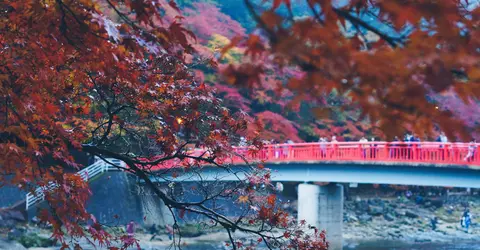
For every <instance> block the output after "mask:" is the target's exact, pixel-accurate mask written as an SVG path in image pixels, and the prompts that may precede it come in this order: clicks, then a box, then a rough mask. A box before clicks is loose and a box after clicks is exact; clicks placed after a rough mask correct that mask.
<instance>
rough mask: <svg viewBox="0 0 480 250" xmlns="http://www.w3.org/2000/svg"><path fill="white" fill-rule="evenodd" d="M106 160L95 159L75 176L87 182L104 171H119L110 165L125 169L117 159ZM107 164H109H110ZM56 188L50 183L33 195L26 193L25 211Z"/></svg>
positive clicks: (36, 190)
mask: <svg viewBox="0 0 480 250" xmlns="http://www.w3.org/2000/svg"><path fill="white" fill-rule="evenodd" d="M106 160H107V161H104V160H101V159H99V158H96V161H95V163H93V164H92V165H90V166H88V167H86V168H84V169H82V170H80V171H78V173H77V174H78V175H80V176H81V177H82V179H83V180H85V181H89V180H91V179H92V178H94V177H95V176H97V175H99V174H102V173H104V172H106V171H112V170H119V169H118V168H116V167H115V166H113V165H112V164H114V165H117V166H122V167H125V163H124V162H122V161H120V160H118V159H113V158H107V159H106ZM108 162H110V163H112V164H110V163H108ZM56 186H57V184H56V183H54V182H51V183H49V185H48V186H44V187H38V188H37V189H35V192H34V193H32V192H30V193H28V194H27V197H26V200H25V201H26V202H25V203H26V204H25V207H26V210H27V211H28V209H29V208H30V207H31V206H33V205H35V204H37V203H39V202H41V201H43V200H45V192H47V191H49V190H51V189H53V188H55V187H56Z"/></svg>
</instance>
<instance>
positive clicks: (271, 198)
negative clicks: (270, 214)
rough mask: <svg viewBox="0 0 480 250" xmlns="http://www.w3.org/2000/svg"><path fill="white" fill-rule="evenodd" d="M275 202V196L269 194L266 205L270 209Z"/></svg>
mask: <svg viewBox="0 0 480 250" xmlns="http://www.w3.org/2000/svg"><path fill="white" fill-rule="evenodd" d="M276 200H277V196H276V195H274V194H271V195H269V196H268V197H267V204H268V205H269V206H271V207H273V206H274V205H275V201H276Z"/></svg>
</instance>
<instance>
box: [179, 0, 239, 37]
mask: <svg viewBox="0 0 480 250" xmlns="http://www.w3.org/2000/svg"><path fill="white" fill-rule="evenodd" d="M193 7H194V8H193V9H190V8H188V9H186V10H185V11H184V14H185V15H186V17H185V20H184V23H185V24H186V25H187V26H188V27H190V28H192V29H193V31H194V32H195V34H196V35H197V37H198V38H199V39H201V40H203V41H206V40H208V39H210V37H211V36H212V35H213V34H219V35H222V36H225V37H227V38H229V39H232V38H233V37H234V36H244V35H245V29H244V28H243V27H242V25H240V24H239V23H238V22H237V21H235V20H233V19H232V18H231V17H230V16H228V15H226V14H224V13H222V12H221V11H220V9H219V8H218V7H216V6H215V5H213V4H210V3H194V4H193Z"/></svg>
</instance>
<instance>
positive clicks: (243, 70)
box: [0, 0, 480, 250]
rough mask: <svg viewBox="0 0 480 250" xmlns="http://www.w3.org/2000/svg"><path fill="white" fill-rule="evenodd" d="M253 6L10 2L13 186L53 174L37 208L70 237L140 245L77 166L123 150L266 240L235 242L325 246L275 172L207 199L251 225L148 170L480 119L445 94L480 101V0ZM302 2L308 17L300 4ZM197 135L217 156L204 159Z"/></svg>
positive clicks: (214, 214)
mask: <svg viewBox="0 0 480 250" xmlns="http://www.w3.org/2000/svg"><path fill="white" fill-rule="evenodd" d="M342 2H343V1H342ZM243 4H244V6H245V7H246V8H247V10H248V12H249V13H250V15H251V17H252V19H253V20H254V22H255V24H256V25H257V27H256V28H255V29H254V30H253V31H252V32H250V33H248V34H246V31H245V29H244V28H243V27H242V26H241V25H239V24H238V23H237V22H235V21H234V20H233V19H231V18H230V17H229V16H228V15H226V14H225V13H222V12H220V9H219V8H217V7H215V6H213V5H210V4H207V3H195V4H193V5H192V6H193V7H190V8H188V9H186V10H181V9H179V7H178V6H177V4H176V3H175V1H173V0H154V1H146V0H135V1H133V0H124V1H118V0H78V1H74V0H47V1H38V0H26V1H14V0H7V1H3V2H1V3H0V17H1V19H0V81H1V85H0V103H1V105H0V133H1V134H0V152H1V153H2V154H1V156H0V170H1V175H0V184H3V183H7V184H13V185H20V186H21V187H22V188H24V189H25V190H27V191H31V190H33V189H34V188H35V187H37V186H47V185H48V184H49V183H51V182H54V183H56V184H57V185H56V188H54V189H53V190H50V191H48V192H46V200H47V202H48V205H49V209H48V210H43V211H41V213H40V215H41V219H42V220H44V221H48V222H50V223H51V224H52V225H53V228H54V235H53V236H54V237H55V238H56V239H58V240H60V241H61V242H62V243H64V246H63V247H64V248H67V247H68V244H67V243H66V241H65V236H66V235H65V234H67V235H70V236H74V237H87V238H89V239H94V240H95V242H96V243H97V244H100V245H107V246H109V247H110V248H111V249H115V246H118V245H114V242H118V241H120V242H122V244H121V245H120V246H121V247H128V246H129V245H132V244H135V240H134V239H133V240H132V239H131V238H129V237H126V236H125V235H111V234H109V233H107V231H106V230H105V228H104V227H103V226H101V225H100V224H99V223H98V222H97V221H96V219H95V218H94V217H92V216H91V215H90V214H89V213H88V211H86V208H85V202H86V200H88V197H89V193H90V190H89V189H88V185H87V184H86V183H84V182H83V180H82V179H81V178H80V177H79V176H78V175H75V174H74V172H75V171H77V170H78V169H80V168H82V167H84V166H81V165H79V164H77V163H76V162H75V159H74V158H73V157H72V155H71V152H72V151H83V152H87V153H89V154H91V155H94V156H97V157H100V158H117V159H120V160H122V161H123V162H125V163H126V165H127V168H125V169H123V170H124V171H127V172H129V173H131V174H134V175H136V176H138V177H139V178H141V179H143V180H144V181H145V183H146V185H148V186H149V187H151V188H152V189H154V192H155V194H156V195H157V196H158V197H159V198H160V199H162V200H163V202H164V203H165V204H166V206H167V207H168V208H170V209H172V210H176V211H181V212H180V213H178V214H180V217H183V216H182V215H183V214H184V213H185V212H189V213H196V214H200V215H202V216H204V217H205V218H208V219H210V220H212V221H214V222H216V223H219V224H220V225H222V226H223V227H224V228H225V230H226V231H227V232H228V233H229V235H230V236H231V232H232V231H235V230H239V231H243V232H246V233H249V234H251V235H253V236H255V237H257V238H258V240H257V243H256V244H254V245H253V246H252V245H247V244H244V243H243V242H240V241H238V240H236V239H233V238H232V237H230V239H231V240H230V243H228V244H230V245H231V246H232V247H233V248H234V249H237V248H245V249H251V248H253V247H255V246H256V245H257V244H266V245H267V246H270V247H271V248H280V249H309V250H310V249H326V248H327V247H328V243H327V242H326V239H325V233H324V232H322V231H319V230H317V229H312V230H311V231H312V232H311V233H308V232H307V231H306V230H304V227H303V226H305V225H302V224H303V223H302V222H300V223H297V222H296V221H295V220H294V219H292V218H291V216H289V215H288V214H287V213H286V212H285V211H283V210H282V209H281V208H280V207H279V205H278V201H277V200H276V198H275V196H272V195H271V194H265V196H262V195H261V194H259V193H258V192H257V191H256V187H257V186H261V185H266V186H267V187H270V185H271V184H270V182H269V175H270V173H269V171H268V169H264V168H262V167H256V166H255V165H251V166H250V167H251V168H249V174H248V175H247V176H248V178H247V180H241V179H239V183H240V184H239V186H236V187H234V188H231V189H228V192H226V193H225V190H222V192H219V193H218V194H209V195H208V196H206V197H205V201H207V200H210V199H214V198H216V197H228V198H229V199H231V200H233V201H235V202H237V203H238V204H243V205H244V206H246V211H247V212H246V214H245V217H241V218H240V220H238V221H234V220H232V219H230V218H227V217H225V216H223V215H222V214H221V212H219V211H217V210H216V209H215V208H212V207H208V206H205V205H204V203H203V202H189V201H185V202H179V201H178V200H176V199H175V198H174V197H171V196H169V195H168V194H167V193H165V192H163V191H162V190H160V189H159V188H158V187H156V186H155V185H154V184H153V183H152V182H151V181H150V177H152V176H154V177H160V178H161V177H162V176H161V174H167V175H171V173H154V172H152V171H150V169H151V167H152V166H154V165H158V164H162V163H163V162H165V161H169V160H172V159H177V160H180V161H182V165H183V166H184V167H185V169H186V170H185V172H195V173H197V174H198V175H199V176H201V168H200V167H199V165H200V163H209V164H210V165H213V166H216V167H218V168H221V169H224V170H225V171H227V173H230V172H228V171H229V170H228V167H229V166H225V165H223V162H221V161H219V159H225V158H228V157H231V156H232V154H233V153H232V152H233V150H232V146H233V145H237V144H238V143H239V138H240V136H245V137H247V139H248V143H249V145H250V146H252V150H255V149H256V148H260V147H261V146H262V145H261V143H259V139H261V138H260V137H261V136H262V135H261V134H259V133H258V130H259V129H260V127H262V129H266V132H265V133H264V137H266V138H268V139H271V138H276V139H279V140H284V139H287V138H290V139H295V140H305V139H306V138H309V136H310V137H311V138H313V137H315V135H324V134H325V135H326V134H331V133H337V134H344V135H345V134H347V130H348V136H349V137H355V136H358V135H360V134H362V133H363V132H364V131H366V130H368V129H369V127H370V126H371V127H372V128H374V129H376V130H378V131H381V132H382V133H384V134H385V135H387V136H389V135H399V134H401V133H403V132H404V130H405V129H410V130H415V131H416V132H417V133H419V134H421V135H423V134H429V133H432V132H433V131H435V128H439V129H441V130H444V131H446V132H447V133H448V134H449V136H450V137H453V136H457V135H458V136H467V135H468V134H469V132H471V131H470V130H469V129H471V128H472V127H475V126H476V125H477V123H476V122H475V121H464V120H462V119H459V117H458V115H454V114H453V113H454V110H452V109H451V108H450V109H449V108H445V106H442V108H437V107H438V106H437V105H438V103H437V102H436V101H434V100H437V101H438V100H439V101H440V102H444V103H447V102H449V100H452V99H449V100H445V99H442V97H445V96H446V93H450V94H451V95H452V96H453V98H454V100H455V101H458V100H463V101H465V102H472V103H475V102H477V101H478V97H479V95H480V87H479V86H480V85H479V83H480V82H479V80H480V71H479V69H480V65H479V62H480V60H479V53H480V52H479V47H480V40H479V39H480V34H478V32H479V25H480V23H479V15H480V8H479V6H478V4H477V5H475V4H474V3H470V2H469V1H466V0H464V1H463V0H445V1H434V0H421V1H403V0H389V1H381V0H378V1H377V0H375V1H372V0H368V1H367V0H354V1H344V3H339V1H320V0H305V1H297V2H293V1H290V0H272V1H263V2H262V3H259V2H258V1H249V0H245V1H243ZM299 6H302V7H301V8H303V10H304V11H303V12H302V15H301V16H297V15H296V14H295V13H294V11H292V10H293V9H298V7H299ZM225 39H227V40H228V43H225ZM218 44H227V45H226V46H224V45H222V46H221V47H223V48H219V46H217V45H218ZM217 59H218V60H217ZM225 59H228V60H225ZM195 72H196V73H197V74H195ZM206 83H208V84H206ZM225 84H229V85H225ZM212 86H213V87H212ZM215 87H216V88H215ZM222 99H224V100H222ZM229 102H230V103H229ZM225 105H228V106H229V107H232V108H233V109H227V108H226V107H225ZM469 105H473V104H469ZM448 106H450V107H452V105H448ZM332 110H333V112H330V111H332ZM244 111H247V112H250V111H251V112H253V113H254V115H255V116H256V117H257V122H249V121H253V120H254V119H253V118H251V117H248V115H247V114H246V113H245V112H244ZM337 113H340V114H341V115H340V116H339V115H338V114H337ZM305 121H307V122H305ZM365 124H369V125H365ZM467 125H468V126H467ZM300 130H301V131H304V134H303V135H300V134H299V132H298V131H300ZM305 131H309V132H308V133H307V132H305ZM306 134H308V135H306ZM192 144H193V145H195V146H196V147H202V148H205V149H206V150H207V152H208V154H204V155H201V156H198V155H191V154H190V153H189V151H188V150H187V148H188V146H187V145H192ZM117 167H119V168H121V166H117ZM195 167H197V168H195ZM7 177H8V178H7ZM217 185H220V184H217ZM212 190H213V189H212ZM247 215H248V216H247ZM172 216H176V214H174V213H172ZM87 222H88V223H90V226H88V227H85V225H86V224H85V223H87ZM259 224H260V225H262V226H261V227H255V226H256V225H259ZM265 225H266V227H265ZM277 229H278V230H280V231H281V232H283V234H281V237H279V236H278V235H276V234H275V233H278V232H279V231H278V230H277ZM275 230H277V231H275Z"/></svg>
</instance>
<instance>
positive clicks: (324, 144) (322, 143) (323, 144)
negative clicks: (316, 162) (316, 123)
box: [318, 136, 327, 158]
mask: <svg viewBox="0 0 480 250" xmlns="http://www.w3.org/2000/svg"><path fill="white" fill-rule="evenodd" d="M318 142H319V143H320V157H321V158H325V157H326V156H327V139H326V138H325V137H323V136H321V137H320V139H318Z"/></svg>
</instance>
